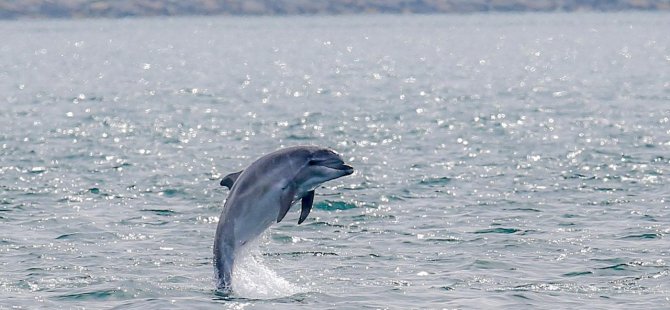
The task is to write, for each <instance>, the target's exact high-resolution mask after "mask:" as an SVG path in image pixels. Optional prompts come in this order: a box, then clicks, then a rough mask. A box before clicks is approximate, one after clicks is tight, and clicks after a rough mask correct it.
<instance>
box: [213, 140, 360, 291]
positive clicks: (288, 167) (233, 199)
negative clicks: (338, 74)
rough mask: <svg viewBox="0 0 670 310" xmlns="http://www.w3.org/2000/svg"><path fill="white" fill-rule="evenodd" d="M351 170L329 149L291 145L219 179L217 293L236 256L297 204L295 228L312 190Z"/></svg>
mask: <svg viewBox="0 0 670 310" xmlns="http://www.w3.org/2000/svg"><path fill="white" fill-rule="evenodd" d="M353 172H354V168H353V167H351V166H349V165H347V164H345V163H344V161H343V160H342V157H341V156H340V155H338V154H337V153H335V152H334V151H332V150H330V149H328V148H323V147H317V146H295V147H289V148H284V149H280V150H278V151H275V152H272V153H269V154H267V155H265V156H263V157H261V158H259V159H257V160H256V161H254V162H253V163H251V165H249V167H247V168H246V169H244V170H242V171H238V172H235V173H231V174H229V175H227V176H225V177H224V178H223V180H221V185H222V186H225V187H228V188H229V189H230V193H229V194H228V198H227V199H226V202H225V203H224V205H223V211H222V212H221V216H220V217H219V224H218V226H217V227H216V236H215V238H214V268H215V270H214V273H215V279H216V287H217V289H218V290H219V291H222V292H224V293H228V292H231V291H232V285H231V281H232V279H231V276H232V272H233V264H234V263H235V255H236V254H237V252H238V251H239V249H240V248H241V247H243V246H244V245H245V244H247V243H248V242H249V241H252V240H254V239H256V238H257V237H258V236H260V235H261V234H262V233H263V232H264V231H265V230H266V229H268V228H269V227H270V225H272V224H273V223H274V222H275V221H276V222H277V223H279V222H281V220H282V219H283V218H284V216H286V213H287V212H288V210H289V209H290V208H291V206H292V205H293V204H294V203H296V202H298V201H299V200H300V201H301V203H302V210H301V212H300V218H299V219H298V224H301V223H302V222H303V221H305V219H306V218H307V215H308V214H309V211H310V210H311V209H312V203H313V202H314V189H316V187H318V186H319V185H321V184H322V183H324V182H326V181H329V180H333V179H337V178H339V177H343V176H346V175H350V174H352V173H353Z"/></svg>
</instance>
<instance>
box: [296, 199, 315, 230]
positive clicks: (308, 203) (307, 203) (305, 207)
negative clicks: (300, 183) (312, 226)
mask: <svg viewBox="0 0 670 310" xmlns="http://www.w3.org/2000/svg"><path fill="white" fill-rule="evenodd" d="M313 203H314V191H309V192H307V195H305V197H302V210H301V211H300V218H299V219H298V225H300V224H302V222H304V221H305V219H306V218H307V215H309V211H311V210H312V204H313Z"/></svg>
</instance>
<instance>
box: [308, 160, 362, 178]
mask: <svg viewBox="0 0 670 310" xmlns="http://www.w3.org/2000/svg"><path fill="white" fill-rule="evenodd" d="M315 164H317V165H319V166H324V167H328V168H330V169H335V170H339V171H342V172H344V175H350V174H352V173H354V167H352V166H350V165H347V164H345V163H344V162H343V161H342V160H339V159H326V160H320V161H318V162H316V163H315Z"/></svg>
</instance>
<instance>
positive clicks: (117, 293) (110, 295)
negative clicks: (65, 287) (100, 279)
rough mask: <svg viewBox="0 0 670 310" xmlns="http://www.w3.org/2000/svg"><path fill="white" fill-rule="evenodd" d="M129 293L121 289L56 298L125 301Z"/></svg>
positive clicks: (58, 297)
mask: <svg viewBox="0 0 670 310" xmlns="http://www.w3.org/2000/svg"><path fill="white" fill-rule="evenodd" d="M127 295H128V293H126V292H124V291H122V290H119V289H108V290H98V291H92V292H82V293H74V294H66V295H59V296H56V297H55V298H57V299H63V300H105V299H124V298H126V297H128V296H127Z"/></svg>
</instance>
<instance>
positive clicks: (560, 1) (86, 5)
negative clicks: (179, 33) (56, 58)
mask: <svg viewBox="0 0 670 310" xmlns="http://www.w3.org/2000/svg"><path fill="white" fill-rule="evenodd" d="M627 10H638V11H670V0H333V1H326V0H192V1H178V0H20V1H17V0H0V19H23V18H92V17H106V18H120V17H132V16H179V15H339V14H376V13H390V14H411V13H419V14H437V13H475V12H512V11H516V12H575V11H627Z"/></svg>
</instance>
